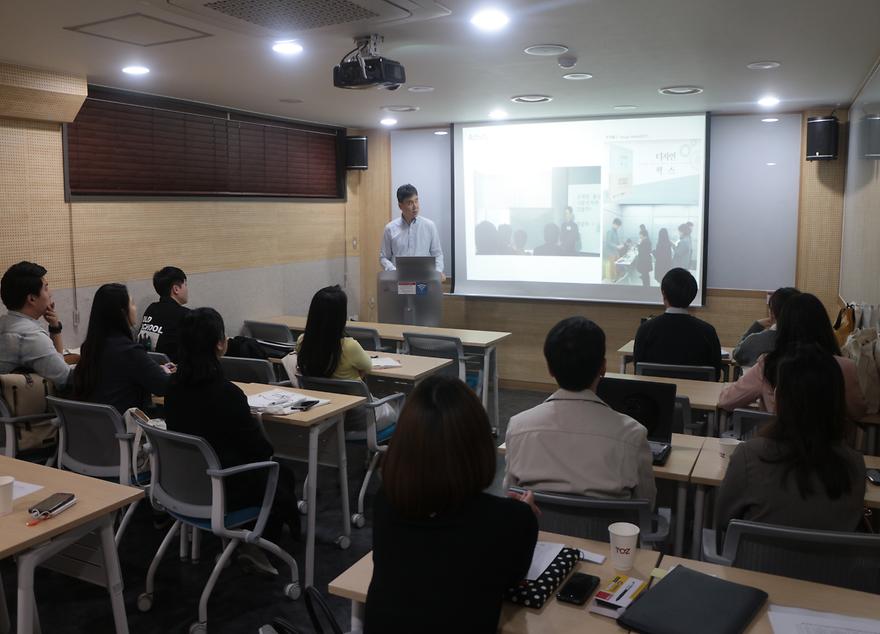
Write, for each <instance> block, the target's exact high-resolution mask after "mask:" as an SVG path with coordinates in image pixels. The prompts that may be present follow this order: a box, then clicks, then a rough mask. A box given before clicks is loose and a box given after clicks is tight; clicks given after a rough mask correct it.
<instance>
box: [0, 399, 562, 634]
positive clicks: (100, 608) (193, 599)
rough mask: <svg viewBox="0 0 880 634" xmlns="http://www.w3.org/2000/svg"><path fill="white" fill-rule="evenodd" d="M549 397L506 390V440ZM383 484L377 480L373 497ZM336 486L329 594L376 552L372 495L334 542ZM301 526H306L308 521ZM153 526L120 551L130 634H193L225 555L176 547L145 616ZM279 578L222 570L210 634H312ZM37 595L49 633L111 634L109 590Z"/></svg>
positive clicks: (354, 482) (11, 592)
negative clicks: (344, 537) (293, 629)
mask: <svg viewBox="0 0 880 634" xmlns="http://www.w3.org/2000/svg"><path fill="white" fill-rule="evenodd" d="M546 396H547V394H541V393H537V392H528V391H523V390H501V393H500V406H499V407H500V419H501V420H500V429H499V440H498V442H499V443H500V442H502V440H503V438H504V432H505V429H506V427H507V421H508V420H509V418H510V416H512V415H513V414H515V413H517V412H520V411H522V410H525V409H528V408H529V407H532V406H534V405H536V404H537V403H539V402H541V401H542V400H543V399H544V398H546ZM348 458H349V460H348V464H349V490H350V492H351V497H352V503H353V504H354V502H355V500H356V498H355V496H356V492H357V491H358V489H359V487H360V482H361V479H362V477H363V467H362V465H363V452H362V450H360V449H358V448H351V449H350V450H349V454H348ZM295 471H296V474H297V482H298V484H299V485H301V483H302V479H303V476H304V475H305V465H302V464H296V465H295ZM503 473H504V463H503V459H500V460H499V465H498V475H497V476H496V480H495V483H494V484H493V485H492V487H491V489H490V490H491V491H493V492H500V490H501V479H502V477H503ZM377 487H378V482H376V481H375V480H374V483H373V484H372V485H371V493H372V492H375V490H376V488H377ZM337 492H338V481H337V477H336V471H335V470H334V469H329V468H326V469H322V470H321V472H320V477H319V480H318V541H317V545H316V574H315V585H316V587H317V588H318V589H320V590H321V592H322V593H324V594H325V595H326V590H327V584H328V583H329V582H330V581H331V580H332V579H334V578H335V577H336V576H337V575H339V574H340V573H341V572H343V571H344V570H345V569H346V568H348V567H349V566H350V565H351V564H353V563H354V562H355V561H357V560H358V559H360V558H361V557H362V556H363V555H364V554H366V553H367V552H369V550H370V548H371V546H372V530H371V522H370V518H371V510H372V504H371V496H370V495H368V496H367V509H366V514H367V525H366V526H365V527H364V528H361V529H357V528H353V529H352V540H351V547H350V548H349V549H348V550H340V549H339V548H338V547H337V546H336V545H335V544H334V543H333V540H334V538H335V537H336V535H337V534H339V527H340V526H341V520H342V518H341V511H340V508H339V503H338V493H337ZM302 519H303V525H305V518H302ZM163 534H164V533H162V532H160V531H158V530H156V529H155V528H154V527H153V523H152V514H151V511H150V509H149V505H148V504H141V507H140V508H139V509H138V512H137V513H136V515H135V517H134V520H133V522H132V524H131V525H130V527H129V529H128V531H127V533H126V535H125V537H124V539H123V540H122V543H121V544H120V547H119V558H120V562H121V564H122V572H123V577H124V580H125V604H126V611H127V613H128V623H129V628H130V631H131V632H132V634H177V633H179V632H187V631H188V628H189V626H190V624H191V623H193V622H194V621H196V620H197V618H196V617H197V613H198V601H199V595H200V594H201V591H202V588H203V587H204V584H205V581H207V579H208V576H209V575H210V572H211V568H212V566H213V562H214V557H215V556H216V555H217V554H218V553H219V551H220V544H219V540H217V539H215V538H213V537H206V538H205V539H203V540H202V556H201V561H200V562H199V563H196V564H194V563H192V562H181V561H179V560H178V558H177V548H176V547H175V548H171V549H170V550H171V551H172V552H170V553H169V554H168V555H166V557H165V558H164V560H163V561H162V564H161V566H160V567H159V571H158V574H157V581H156V592H155V595H154V599H155V601H154V604H153V609H152V610H151V611H150V612H147V613H142V612H140V611H139V610H138V608H137V597H138V595H139V594H141V593H142V592H143V591H144V581H145V579H146V574H147V568H148V567H149V564H150V560H151V559H152V556H153V554H154V553H155V551H156V549H157V548H158V546H159V542H160V541H161V539H162V537H163ZM280 545H281V546H282V547H286V548H288V549H289V550H290V552H291V553H292V554H293V556H294V558H295V559H296V561H297V564H298V565H299V566H300V576H301V577H302V574H303V573H304V569H305V545H304V543H303V542H300V543H292V542H291V541H290V540H289V536H288V535H286V534H285V541H283V542H282V543H281V544H280ZM0 572H2V578H3V584H4V586H5V590H6V600H7V604H8V605H9V609H10V612H11V615H10V616H11V618H12V619H13V623H14V622H15V605H16V601H15V592H16V580H15V566H14V563H13V562H12V561H11V560H5V561H3V562H0ZM281 573H282V576H281V577H278V578H274V579H273V578H266V577H261V576H257V575H254V574H246V573H244V572H243V571H242V569H241V568H240V567H239V566H238V565H237V564H236V563H233V564H232V565H231V566H230V567H229V568H228V569H227V570H225V571H223V574H222V575H221V576H220V579H219V581H218V583H217V586H216V588H215V590H214V593H213V595H212V597H211V601H210V602H209V604H208V623H209V630H210V632H211V633H212V634H222V633H229V634H233V633H236V634H237V633H240V632H241V633H249V634H256V632H257V630H258V628H259V627H260V625H263V624H265V623H268V622H270V621H271V620H272V618H273V617H276V616H283V617H285V618H286V619H288V620H289V621H291V622H292V623H294V624H295V625H297V626H298V627H300V628H301V629H302V631H303V632H311V631H312V628H311V625H310V624H309V621H308V616H307V614H306V609H305V604H304V602H303V600H302V599H300V600H298V601H290V600H289V599H287V598H285V597H284V595H283V588H284V583H285V582H284V579H283V575H284V571H283V570H281ZM35 588H36V597H37V605H38V607H39V614H40V621H41V625H42V631H43V632H46V633H47V634H68V633H69V634H74V633H76V634H103V633H104V632H107V633H110V632H112V631H113V620H112V616H111V613H110V603H109V600H108V597H107V592H106V590H104V589H103V588H99V587H96V586H91V585H89V584H87V583H85V582H82V581H77V580H72V579H70V578H69V577H65V576H63V575H60V574H57V573H54V572H51V571H47V570H38V572H37V576H36V584H35ZM327 598H328V601H329V603H330V606H331V609H332V610H333V612H334V614H335V615H336V618H337V620H338V621H339V622H340V624H341V625H342V626H343V628H344V629H347V626H348V622H349V616H350V606H349V602H348V601H346V600H343V599H338V598H336V597H329V596H328V597H327Z"/></svg>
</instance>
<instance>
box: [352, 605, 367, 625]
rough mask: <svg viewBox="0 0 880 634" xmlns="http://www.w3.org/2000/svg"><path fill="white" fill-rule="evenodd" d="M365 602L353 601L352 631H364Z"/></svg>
mask: <svg viewBox="0 0 880 634" xmlns="http://www.w3.org/2000/svg"><path fill="white" fill-rule="evenodd" d="M364 611H365V610H364V604H363V603H361V602H360V601H354V600H353V601H352V602H351V631H352V632H363V631H364Z"/></svg>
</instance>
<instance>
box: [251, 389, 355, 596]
mask: <svg viewBox="0 0 880 634" xmlns="http://www.w3.org/2000/svg"><path fill="white" fill-rule="evenodd" d="M236 385H237V386H238V387H240V388H241V389H242V391H243V392H244V393H245V394H247V395H251V394H259V393H260V392H265V391H266V390H286V391H290V392H296V393H298V394H305V395H306V396H311V397H314V398H321V399H327V400H329V401H330V402H329V403H328V404H326V405H321V406H319V407H313V408H312V409H310V410H308V411H306V412H296V413H295V414H288V415H287V416H279V415H277V414H261V415H260V420H261V422H262V424H263V425H264V426H265V430H266V433H267V435H268V436H269V438H270V440H271V442H272V446H273V447H274V449H275V455H277V456H279V457H283V458H288V459H293V460H298V459H299V457H298V456H296V455H294V452H293V451H291V450H290V449H289V448H290V447H291V446H293V445H292V444H290V443H291V440H292V438H291V437H290V433H289V432H290V431H292V430H296V429H297V428H298V429H301V430H308V433H309V448H308V465H309V475H308V480H307V484H306V490H305V495H304V496H303V497H304V498H305V503H306V506H307V529H306V576H305V585H306V587H308V586H310V585H313V583H314V578H315V521H316V512H317V508H318V503H317V500H318V488H317V487H318V441H319V439H320V436H321V434H322V433H323V432H324V431H327V430H328V429H331V428H332V427H336V440H337V450H338V452H339V465H338V466H339V495H340V498H341V504H342V535H340V536H339V537H338V538H337V540H336V543H337V544H338V545H339V547H340V548H343V549H345V548H348V547H349V545H350V544H351V514H350V512H349V506H348V465H347V463H346V453H345V424H344V421H345V412H347V411H348V410H350V409H353V408H355V407H357V406H358V405H361V404H362V403H363V402H364V401H365V399H364V398H363V397H360V396H348V395H347V394H332V393H329V392H316V391H314V390H301V389H299V388H296V389H291V388H283V387H278V386H277V385H263V384H260V383H236ZM266 423H269V424H268V425H267V424H266Z"/></svg>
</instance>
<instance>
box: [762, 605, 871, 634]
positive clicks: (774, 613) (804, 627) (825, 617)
mask: <svg viewBox="0 0 880 634" xmlns="http://www.w3.org/2000/svg"><path fill="white" fill-rule="evenodd" d="M768 614H769V616H770V626H771V627H772V628H773V632H774V634H880V621H877V620H875V619H861V618H856V617H852V616H844V615H842V614H833V613H831V612H814V611H813V610H803V609H801V608H788V607H782V606H779V605H771V606H770V608H769V610H768Z"/></svg>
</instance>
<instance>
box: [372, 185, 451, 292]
mask: <svg viewBox="0 0 880 634" xmlns="http://www.w3.org/2000/svg"><path fill="white" fill-rule="evenodd" d="M397 206H398V207H399V208H400V218H395V219H394V220H392V221H391V222H389V223H388V224H387V225H385V233H384V234H383V236H382V248H381V250H380V251H379V262H380V263H381V264H382V268H383V269H385V270H386V271H394V270H395V269H396V267H395V266H394V259H395V258H396V257H398V256H407V255H430V256H433V257H434V260H435V261H436V263H437V270H438V271H440V280H441V281H444V280H446V276H445V275H444V274H443V248H442V247H441V246H440V234H439V233H438V232H437V227H436V225H434V223H433V222H431V220H429V219H428V218H419V192H418V191H417V190H416V188H415V187H413V186H412V185H409V184H407V185H401V186H400V187H398V188H397Z"/></svg>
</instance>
